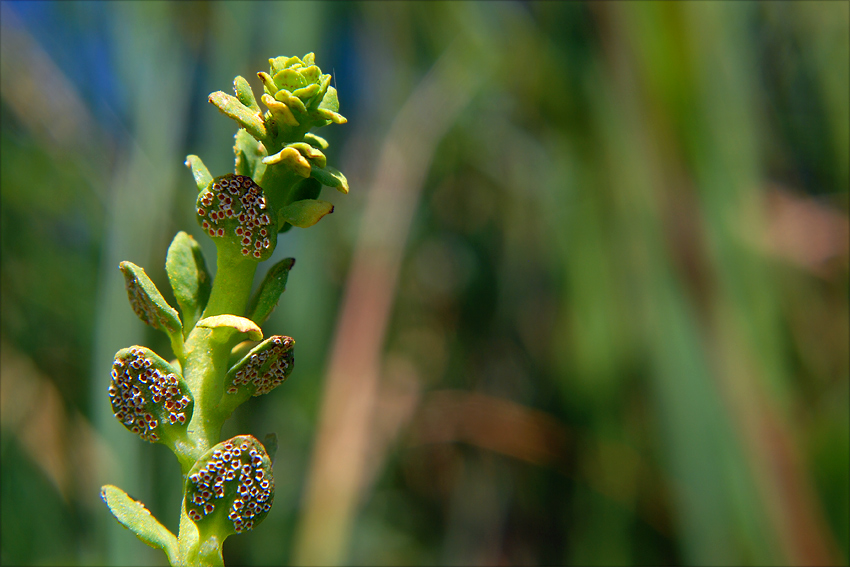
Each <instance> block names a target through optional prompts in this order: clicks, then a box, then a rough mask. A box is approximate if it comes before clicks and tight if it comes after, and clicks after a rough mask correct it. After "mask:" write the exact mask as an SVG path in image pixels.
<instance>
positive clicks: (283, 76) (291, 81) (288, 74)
mask: <svg viewBox="0 0 850 567" xmlns="http://www.w3.org/2000/svg"><path fill="white" fill-rule="evenodd" d="M272 80H273V81H274V84H276V85H277V86H278V87H280V88H283V89H286V90H288V91H294V90H295V89H300V88H301V87H305V86H307V81H306V80H305V79H304V77H302V76H301V73H299V72H298V71H296V70H294V69H281V70H280V71H278V72H277V73H275V74H274V76H273V77H272Z"/></svg>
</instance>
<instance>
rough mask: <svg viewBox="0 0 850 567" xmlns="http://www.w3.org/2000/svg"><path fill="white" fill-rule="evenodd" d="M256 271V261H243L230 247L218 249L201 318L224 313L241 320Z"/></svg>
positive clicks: (246, 259)
mask: <svg viewBox="0 0 850 567" xmlns="http://www.w3.org/2000/svg"><path fill="white" fill-rule="evenodd" d="M256 271H257V262H256V261H254V260H253V259H248V258H245V257H244V256H242V255H241V254H240V253H239V252H238V251H236V250H234V249H233V248H231V247H229V246H220V247H219V248H218V254H217V258H216V274H215V279H214V280H213V287H212V291H211V292H210V299H209V301H208V302H207V308H206V309H204V313H203V315H202V316H201V317H202V318H204V317H212V316H214V315H224V314H227V313H229V314H231V315H240V316H241V315H242V314H243V313H244V312H245V305H246V304H247V303H248V296H249V295H250V293H251V285H252V284H253V283H254V272H256Z"/></svg>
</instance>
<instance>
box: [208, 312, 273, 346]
mask: <svg viewBox="0 0 850 567" xmlns="http://www.w3.org/2000/svg"><path fill="white" fill-rule="evenodd" d="M196 327H202V328H205V329H230V330H231V331H236V332H239V333H246V334H247V335H248V338H249V339H251V340H252V341H259V340H262V338H263V331H262V330H260V327H258V326H257V324H256V323H254V322H253V321H251V320H250V319H246V318H245V317H238V316H236V315H215V316H213V317H207V318H206V319H201V320H200V321H198V324H197V325H196ZM230 334H231V333H228V334H227V336H226V337H225V338H230Z"/></svg>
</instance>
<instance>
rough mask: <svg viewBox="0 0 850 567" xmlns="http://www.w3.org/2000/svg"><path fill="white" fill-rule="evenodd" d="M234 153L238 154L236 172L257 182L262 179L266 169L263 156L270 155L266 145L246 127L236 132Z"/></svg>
mask: <svg viewBox="0 0 850 567" xmlns="http://www.w3.org/2000/svg"><path fill="white" fill-rule="evenodd" d="M235 139H236V143H235V144H234V145H233V153H234V154H236V174H237V175H245V176H247V177H250V178H251V179H253V180H254V181H255V182H256V180H257V179H262V178H263V174H264V173H265V171H266V164H264V163H263V158H264V157H266V156H267V155H268V152H267V151H266V147H265V146H264V145H263V144H261V143H260V142H258V141H257V140H255V139H254V137H253V136H251V135H250V134H249V133H248V132H247V131H246V130H245V129H244V128H240V129H239V130H238V131H237V132H236V136H235Z"/></svg>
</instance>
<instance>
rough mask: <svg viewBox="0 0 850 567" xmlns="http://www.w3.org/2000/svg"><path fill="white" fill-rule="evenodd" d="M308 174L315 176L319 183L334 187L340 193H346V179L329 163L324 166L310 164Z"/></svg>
mask: <svg viewBox="0 0 850 567" xmlns="http://www.w3.org/2000/svg"><path fill="white" fill-rule="evenodd" d="M310 176H311V177H315V178H316V179H317V180H318V181H319V183H321V184H322V185H326V186H328V187H336V189H337V190H338V191H339V192H340V193H348V179H346V178H345V176H344V175H343V174H342V172H340V171H339V170H338V169H335V168H333V167H331V166H329V165H327V166H325V167H324V168H320V167H316V166H315V165H314V166H312V169H311V170H310Z"/></svg>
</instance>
